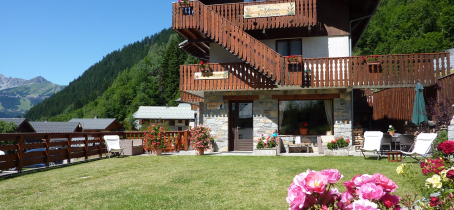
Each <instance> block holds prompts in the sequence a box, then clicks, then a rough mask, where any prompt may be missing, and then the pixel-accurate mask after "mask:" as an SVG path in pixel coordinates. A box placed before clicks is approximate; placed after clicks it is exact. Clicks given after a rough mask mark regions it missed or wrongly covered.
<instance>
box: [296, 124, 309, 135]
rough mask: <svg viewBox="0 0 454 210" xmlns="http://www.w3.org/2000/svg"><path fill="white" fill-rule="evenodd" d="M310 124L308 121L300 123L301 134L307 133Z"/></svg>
mask: <svg viewBox="0 0 454 210" xmlns="http://www.w3.org/2000/svg"><path fill="white" fill-rule="evenodd" d="M308 125H309V124H307V122H304V123H300V124H298V128H299V129H300V134H301V135H307V127H308Z"/></svg>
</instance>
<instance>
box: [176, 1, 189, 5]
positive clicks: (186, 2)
mask: <svg viewBox="0 0 454 210" xmlns="http://www.w3.org/2000/svg"><path fill="white" fill-rule="evenodd" d="M178 3H180V4H188V3H189V2H188V0H178Z"/></svg>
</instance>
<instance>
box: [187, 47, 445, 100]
mask: <svg viewBox="0 0 454 210" xmlns="http://www.w3.org/2000/svg"><path fill="white" fill-rule="evenodd" d="M365 57H366V58H371V57H372V56H365ZM282 60H284V63H285V65H284V67H283V68H285V69H284V70H285V71H282V70H281V71H279V72H286V73H281V75H280V78H281V83H279V85H282V86H300V87H303V88H347V87H352V88H390V87H413V86H414V85H415V84H416V83H417V82H418V80H419V81H420V82H421V84H422V85H424V86H431V85H434V84H435V83H437V81H438V79H439V78H442V77H445V76H447V75H448V74H450V73H449V67H450V61H449V53H421V54H402V55H379V56H377V60H378V61H379V62H378V64H374V65H371V64H368V63H367V62H366V61H364V60H363V57H362V56H354V57H338V58H304V59H303V58H302V57H301V56H299V57H298V56H297V60H298V61H297V62H296V64H291V63H289V61H287V59H285V58H282ZM210 65H211V70H212V71H213V72H217V71H227V72H228V73H229V77H228V79H207V80H195V79H194V73H195V72H198V71H199V67H198V65H185V66H180V71H181V72H180V90H182V91H221V90H224V91H229V90H251V89H272V88H273V86H274V83H273V81H271V80H270V79H268V77H265V76H263V75H262V74H257V73H256V71H253V69H252V68H251V67H249V65H246V64H244V63H231V64H210ZM199 101H200V100H199Z"/></svg>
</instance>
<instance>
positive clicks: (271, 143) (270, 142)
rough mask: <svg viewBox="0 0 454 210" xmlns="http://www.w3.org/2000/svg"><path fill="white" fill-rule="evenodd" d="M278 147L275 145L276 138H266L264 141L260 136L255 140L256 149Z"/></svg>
mask: <svg viewBox="0 0 454 210" xmlns="http://www.w3.org/2000/svg"><path fill="white" fill-rule="evenodd" d="M277 145H278V143H277V138H276V137H271V136H268V137H267V138H266V140H265V136H264V135H263V134H262V136H261V137H259V139H258V140H257V146H256V148H257V149H263V148H274V147H276V146H277Z"/></svg>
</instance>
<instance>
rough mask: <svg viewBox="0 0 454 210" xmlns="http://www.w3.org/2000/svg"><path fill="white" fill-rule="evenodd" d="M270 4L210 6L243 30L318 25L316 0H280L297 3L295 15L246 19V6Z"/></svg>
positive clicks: (252, 3) (251, 3)
mask: <svg viewBox="0 0 454 210" xmlns="http://www.w3.org/2000/svg"><path fill="white" fill-rule="evenodd" d="M269 3H270V2H259V1H256V2H246V3H233V4H216V5H209V6H208V7H209V8H211V9H212V10H213V11H215V12H216V13H218V14H219V15H221V16H222V17H224V18H225V19H227V20H228V21H230V22H231V23H233V24H234V25H236V26H238V27H240V28H241V29H242V30H255V29H274V28H291V27H304V26H314V25H316V24H317V3H316V0H280V1H273V4H278V3H295V15H290V16H277V17H262V18H244V6H251V5H261V4H269Z"/></svg>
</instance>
